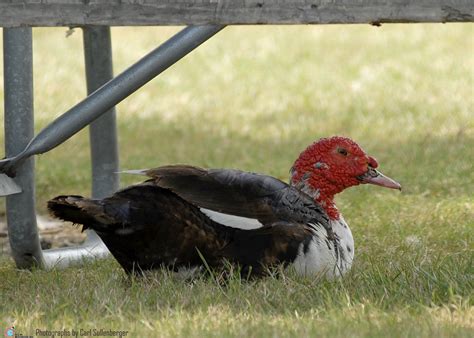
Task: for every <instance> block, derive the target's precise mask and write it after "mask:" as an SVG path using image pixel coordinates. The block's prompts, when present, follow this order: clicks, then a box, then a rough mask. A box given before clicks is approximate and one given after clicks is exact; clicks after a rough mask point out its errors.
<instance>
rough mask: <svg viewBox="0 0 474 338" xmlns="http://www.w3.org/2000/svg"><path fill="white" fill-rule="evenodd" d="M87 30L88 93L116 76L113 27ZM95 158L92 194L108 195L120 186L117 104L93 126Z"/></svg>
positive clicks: (91, 130)
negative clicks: (113, 58) (111, 36)
mask: <svg viewBox="0 0 474 338" xmlns="http://www.w3.org/2000/svg"><path fill="white" fill-rule="evenodd" d="M83 32H84V56H85V65H86V76H87V93H88V94H91V93H93V92H94V91H95V90H97V89H98V88H100V86H102V85H103V84H104V83H106V82H107V81H109V80H110V79H112V78H113V66H112V43H111V39H110V28H109V27H106V26H87V27H84V29H83ZM89 139H90V146H91V160H92V197H93V198H104V197H107V196H110V195H112V194H113V193H114V192H115V191H117V189H118V187H119V175H117V172H118V171H119V156H118V146H117V126H116V118H115V108H111V109H109V110H108V111H107V112H106V113H105V114H104V115H102V116H101V117H99V118H98V119H97V120H95V121H94V122H92V123H91V124H90V126H89Z"/></svg>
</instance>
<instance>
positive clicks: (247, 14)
mask: <svg viewBox="0 0 474 338" xmlns="http://www.w3.org/2000/svg"><path fill="white" fill-rule="evenodd" d="M460 21H461V22H472V21H474V1H473V0H447V1H446V0H273V1H271V0H7V1H1V2H0V26H3V27H16V26H82V25H110V26H137V25H202V24H225V25H234V24H331V23H371V24H375V25H378V24H381V23H389V22H460Z"/></svg>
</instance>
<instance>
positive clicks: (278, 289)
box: [0, 24, 474, 337]
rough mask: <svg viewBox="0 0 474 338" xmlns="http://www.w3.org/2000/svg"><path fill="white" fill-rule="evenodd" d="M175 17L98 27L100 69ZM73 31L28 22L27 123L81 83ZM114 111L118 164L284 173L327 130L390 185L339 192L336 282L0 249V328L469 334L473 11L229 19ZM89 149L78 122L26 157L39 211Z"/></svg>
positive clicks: (84, 172) (151, 42)
mask: <svg viewBox="0 0 474 338" xmlns="http://www.w3.org/2000/svg"><path fill="white" fill-rule="evenodd" d="M178 30H179V28H173V27H171V28H114V29H113V30H112V34H113V39H114V40H113V49H114V58H115V60H114V61H115V66H114V67H115V72H116V73H118V72H120V71H121V70H123V69H125V68H126V67H127V66H128V65H130V64H131V63H133V62H134V61H136V60H137V59H139V58H140V57H141V56H142V55H144V54H145V53H146V52H147V51H149V50H151V49H153V48H154V47H156V46H157V45H158V44H159V43H160V42H162V41H164V40H165V39H166V38H167V37H169V36H171V35H172V34H173V33H174V32H176V31H178ZM81 38H82V34H81V32H80V30H77V29H76V31H75V32H74V33H73V34H72V35H71V36H69V37H68V38H66V29H35V30H34V47H35V54H34V67H35V110H36V122H37V123H36V126H37V130H40V129H41V128H42V127H43V126H45V125H46V124H47V123H48V122H50V121H51V120H52V119H53V118H54V117H56V116H58V115H60V114H61V113H63V112H64V111H66V110H67V109H68V108H69V107H71V106H72V105H73V104H75V103H76V102H77V101H79V100H81V99H82V98H83V97H84V96H85V91H86V90H85V81H84V66H83V56H82V54H81V53H82V49H81V48H82V40H81ZM0 58H1V56H0ZM0 61H1V60H0ZM1 72H2V70H0V77H1V76H2V75H1ZM2 85H3V84H0V101H1V100H2V99H3V87H1V86H2ZM0 109H3V107H2V108H0ZM1 116H3V113H2V114H1ZM118 124H119V134H120V157H121V168H123V169H134V168H135V169H136V168H147V167H153V166H160V165H164V164H169V163H189V164H195V165H200V166H205V167H230V168H240V169H244V170H251V171H256V172H263V173H268V174H271V175H274V176H276V177H279V178H281V179H283V180H287V177H288V170H289V168H290V166H291V164H292V162H293V161H294V159H295V158H296V156H297V155H298V154H299V152H300V151H301V150H303V149H304V147H305V146H306V145H307V144H309V143H310V142H312V141H313V140H315V139H318V138H320V137H323V136H329V135H336V134H337V135H345V136H350V137H352V138H353V139H355V140H356V141H357V142H359V143H360V144H361V145H362V146H363V147H364V148H365V149H366V150H367V152H368V153H369V154H370V155H372V156H374V157H376V158H377V159H378V161H379V163H380V168H381V171H382V172H384V173H385V174H387V175H389V176H391V177H393V178H394V179H396V180H398V181H399V182H400V183H401V184H402V186H403V192H402V193H399V192H397V191H392V190H387V189H382V188H379V187H375V186H362V187H356V188H352V189H350V190H348V191H346V192H344V193H343V194H341V195H340V196H338V198H337V202H338V206H339V209H340V211H341V212H342V214H343V215H344V217H345V219H346V220H347V221H348V223H349V225H350V226H351V229H352V232H353V234H354V238H355V242H356V250H355V251H356V259H355V262H354V266H353V270H352V271H351V273H350V274H349V275H347V276H346V277H345V278H343V279H342V280H340V281H335V282H327V281H321V280H315V279H312V278H301V277H297V276H295V275H293V274H292V273H291V272H287V273H286V274H285V275H284V276H283V277H280V278H273V277H268V278H264V279H262V280H258V281H251V282H247V281H242V280H240V279H239V278H238V277H236V276H234V277H233V278H230V280H229V281H228V283H227V284H226V285H221V284H219V283H217V282H216V281H215V279H213V278H211V277H208V276H199V277H197V278H196V279H194V280H192V281H185V280H182V279H179V278H178V277H177V276H174V275H171V274H169V273H167V272H166V271H159V272H157V273H155V274H152V275H151V276H149V277H148V278H146V279H143V280H141V279H133V280H128V279H127V278H126V277H125V276H124V273H123V272H122V270H121V269H120V267H119V266H118V264H116V263H115V262H114V261H113V260H105V261H101V262H95V263H89V264H86V265H85V266H83V267H80V268H79V267H75V268H69V269H66V270H57V271H50V272H45V271H40V270H34V271H18V270H16V269H15V268H14V265H13V262H12V261H11V260H10V258H9V257H5V256H3V257H1V256H0V297H1V298H0V325H2V326H3V327H0V331H1V330H3V329H4V328H6V327H8V326H11V325H15V327H16V329H17V333H18V332H19V333H21V334H24V335H34V334H35V330H36V329H42V330H61V329H66V330H71V329H75V330H78V331H79V330H80V329H83V330H89V329H101V328H103V329H106V330H109V329H112V330H128V337H158V336H196V337H201V336H211V337H225V336H230V337H233V336H253V337H260V336H277V337H279V336H282V337H286V336H297V337H299V336H311V337H314V336H336V337H347V336H351V337H392V336H401V337H433V336H442V337H472V336H473V335H474V292H473V291H474V267H473V266H474V262H473V260H474V259H473V258H474V241H473V233H474V231H473V230H474V168H473V164H474V151H473V149H474V25H473V24H446V25H442V24H435V25H383V26H382V27H371V26H365V25H364V26H361V25H358V26H288V27H280V26H273V27H229V28H226V29H224V31H222V32H220V33H219V34H218V35H217V36H216V37H214V38H213V39H211V40H210V41H208V42H206V43H205V44H204V45H203V46H202V47H200V48H199V49H198V50H197V51H195V52H193V53H192V54H191V55H189V56H188V57H186V58H185V59H184V60H182V61H180V62H179V63H178V64H177V65H175V66H173V67H172V68H171V69H170V70H168V71H166V72H165V73H164V74H162V75H161V76H160V77H159V78H157V79H155V80H153V81H152V82H150V83H149V84H147V85H146V86H145V87H144V88H142V89H141V90H140V91H138V92H137V93H135V94H134V95H132V96H131V97H130V98H128V99H126V100H125V101H123V102H122V103H121V104H119V106H118ZM2 138H3V135H2ZM1 142H2V144H3V141H1ZM88 156H89V150H88V135H87V131H82V132H80V133H79V134H78V135H76V136H74V137H73V138H72V139H70V140H69V141H68V142H66V143H65V144H63V145H61V146H60V147H58V148H56V149H54V150H53V151H51V152H49V153H47V154H45V155H42V156H40V157H37V161H36V163H37V204H38V205H37V209H38V212H39V213H42V214H44V213H46V210H45V202H46V201H47V200H48V199H50V198H52V197H54V196H56V195H58V194H84V195H88V194H90V168H89V165H90V164H89V159H88ZM135 180H136V177H131V178H129V177H124V178H123V180H122V184H123V185H126V184H130V183H133V182H134V181H135ZM3 208H4V207H3Z"/></svg>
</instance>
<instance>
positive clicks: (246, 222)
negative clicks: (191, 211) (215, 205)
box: [199, 208, 263, 230]
mask: <svg viewBox="0 0 474 338" xmlns="http://www.w3.org/2000/svg"><path fill="white" fill-rule="evenodd" d="M199 210H201V212H203V213H204V214H205V215H206V216H207V217H209V218H210V219H212V220H213V221H214V222H217V223H220V224H222V225H225V226H228V227H232V228H239V229H245V230H251V229H257V228H261V227H263V224H262V223H260V222H259V221H258V219H255V218H247V217H241V216H235V215H229V214H224V213H222V212H218V211H214V210H209V209H205V208H199Z"/></svg>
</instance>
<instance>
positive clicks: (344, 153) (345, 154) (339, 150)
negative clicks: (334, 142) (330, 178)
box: [337, 148, 347, 156]
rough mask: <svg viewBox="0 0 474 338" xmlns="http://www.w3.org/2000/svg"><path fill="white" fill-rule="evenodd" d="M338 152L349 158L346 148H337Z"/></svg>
mask: <svg viewBox="0 0 474 338" xmlns="http://www.w3.org/2000/svg"><path fill="white" fill-rule="evenodd" d="M337 152H338V153H339V154H341V155H343V156H347V150H346V149H344V148H337Z"/></svg>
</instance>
